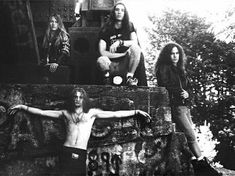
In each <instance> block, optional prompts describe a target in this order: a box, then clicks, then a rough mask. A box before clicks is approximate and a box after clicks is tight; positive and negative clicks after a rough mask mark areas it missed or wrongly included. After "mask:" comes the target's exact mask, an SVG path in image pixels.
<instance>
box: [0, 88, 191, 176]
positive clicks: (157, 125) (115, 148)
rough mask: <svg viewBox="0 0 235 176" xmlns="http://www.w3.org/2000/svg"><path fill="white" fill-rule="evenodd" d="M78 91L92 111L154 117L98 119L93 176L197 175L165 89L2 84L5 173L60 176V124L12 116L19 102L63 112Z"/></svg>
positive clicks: (0, 139) (0, 161)
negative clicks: (78, 89)
mask: <svg viewBox="0 0 235 176" xmlns="http://www.w3.org/2000/svg"><path fill="white" fill-rule="evenodd" d="M74 87H82V88H84V89H85V90H86V91H87V92H88V94H89V96H90V99H91V104H92V106H93V107H97V108H101V109H103V110H122V109H142V110H144V111H146V112H148V113H150V115H151V116H152V117H153V120H152V123H151V124H148V125H144V124H143V123H142V122H141V121H140V120H139V119H140V118H138V117H136V116H132V117H130V118H126V119H122V120H120V119H119V120H111V119H110V120H107V119H106V120H96V121H95V124H94V126H93V129H92V133H91V138H90V141H89V144H88V154H87V168H88V175H175V174H176V175H192V167H191V165H190V164H189V162H188V160H189V150H188V147H187V144H186V140H185V137H184V135H183V134H182V133H176V132H174V125H173V124H172V122H171V112H170V108H169V107H168V104H169V101H168V94H167V91H166V89H165V88H161V87H158V88H148V87H138V88H129V87H112V86H80V85H79V86H78V85H10V84H2V85H0V102H1V104H0V107H1V108H0V110H1V114H0V115H1V117H0V153H1V155H0V174H2V175H55V174H57V173H58V167H57V163H58V153H59V151H60V146H61V145H62V144H63V140H64V133H65V129H64V124H63V122H62V121H60V120H57V119H56V120H51V119H50V118H46V117H40V116H36V115H32V114H29V113H27V112H24V111H18V112H17V113H16V114H15V115H14V116H12V117H11V116H8V115H7V113H6V110H7V108H8V107H9V106H11V105H15V104H26V105H28V106H33V107H39V108H42V109H62V108H63V106H64V101H65V100H66V98H67V95H68V93H69V92H70V91H71V90H72V89H73V88H74Z"/></svg>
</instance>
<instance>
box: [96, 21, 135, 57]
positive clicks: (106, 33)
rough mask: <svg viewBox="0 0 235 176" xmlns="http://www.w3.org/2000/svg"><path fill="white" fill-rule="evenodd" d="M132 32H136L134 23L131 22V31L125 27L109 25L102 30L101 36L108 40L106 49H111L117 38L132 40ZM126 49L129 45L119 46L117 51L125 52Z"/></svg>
mask: <svg viewBox="0 0 235 176" xmlns="http://www.w3.org/2000/svg"><path fill="white" fill-rule="evenodd" d="M132 32H135V28H134V26H133V23H131V22H130V28H129V31H126V30H125V29H124V28H120V29H116V28H114V27H107V28H105V29H103V30H101V31H100V34H99V38H100V39H102V40H104V41H105V42H106V44H107V48H106V50H109V48H110V46H111V45H112V44H113V43H114V42H116V41H117V40H130V36H131V33H132ZM126 50H128V47H126V46H119V47H118V48H117V53H124V52H125V51H126Z"/></svg>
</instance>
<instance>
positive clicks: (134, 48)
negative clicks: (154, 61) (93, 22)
mask: <svg viewBox="0 0 235 176" xmlns="http://www.w3.org/2000/svg"><path fill="white" fill-rule="evenodd" d="M99 52H100V55H101V56H100V57H99V58H98V60H97V63H98V66H99V67H100V69H101V70H102V71H103V74H104V84H110V78H109V77H110V73H119V72H123V70H124V72H127V74H126V80H127V81H126V84H127V85H129V86H136V85H137V83H138V80H137V79H136V78H134V74H135V71H136V69H137V67H138V65H139V63H140V56H141V49H140V47H139V45H138V39H137V35H136V32H135V29H134V26H133V23H131V22H130V21H129V15H128V12H127V9H126V6H125V5H124V4H123V2H122V1H118V2H117V3H116V5H115V6H114V8H113V10H112V11H111V14H110V18H109V20H108V22H107V23H106V24H104V26H103V27H102V28H101V31H100V34H99ZM126 66H127V67H128V68H126Z"/></svg>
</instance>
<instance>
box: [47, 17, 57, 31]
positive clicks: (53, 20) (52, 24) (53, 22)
mask: <svg viewBox="0 0 235 176" xmlns="http://www.w3.org/2000/svg"><path fill="white" fill-rule="evenodd" d="M49 24H50V28H51V30H52V31H56V30H57V29H58V26H59V25H58V21H57V20H56V18H55V17H51V20H50V22H49Z"/></svg>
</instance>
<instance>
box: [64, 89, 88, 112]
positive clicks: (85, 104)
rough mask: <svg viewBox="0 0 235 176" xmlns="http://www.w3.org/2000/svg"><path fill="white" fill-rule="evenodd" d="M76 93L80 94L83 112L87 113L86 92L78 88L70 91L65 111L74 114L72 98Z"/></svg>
mask: <svg viewBox="0 0 235 176" xmlns="http://www.w3.org/2000/svg"><path fill="white" fill-rule="evenodd" d="M77 92H80V93H81V94H82V96H83V102H82V108H83V112H88V111H89V109H90V101H89V97H88V95H87V93H86V91H85V90H84V89H83V88H80V87H77V88H74V89H73V90H72V91H71V93H70V94H69V97H68V99H67V102H66V110H67V111H68V112H70V113H74V112H75V103H74V96H75V95H76V93H77Z"/></svg>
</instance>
